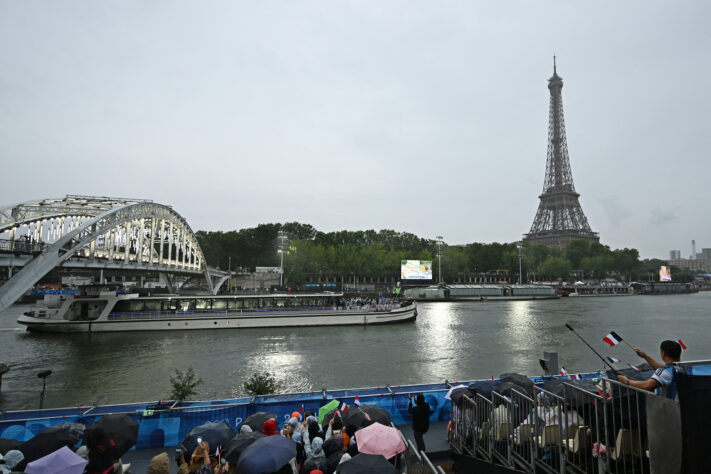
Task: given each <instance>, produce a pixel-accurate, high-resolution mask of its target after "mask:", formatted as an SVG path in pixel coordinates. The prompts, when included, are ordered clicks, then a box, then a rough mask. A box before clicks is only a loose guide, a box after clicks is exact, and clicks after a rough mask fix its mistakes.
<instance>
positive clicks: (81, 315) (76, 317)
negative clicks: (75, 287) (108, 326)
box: [64, 301, 107, 321]
mask: <svg viewBox="0 0 711 474" xmlns="http://www.w3.org/2000/svg"><path fill="white" fill-rule="evenodd" d="M106 303H107V301H75V302H73V303H72V305H71V306H70V308H69V311H67V314H66V315H65V316H64V318H65V319H67V320H69V321H93V320H95V319H97V318H98V317H99V316H101V312H102V311H103V310H104V308H105V307H106Z"/></svg>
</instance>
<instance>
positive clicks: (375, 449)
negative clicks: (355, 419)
mask: <svg viewBox="0 0 711 474" xmlns="http://www.w3.org/2000/svg"><path fill="white" fill-rule="evenodd" d="M355 437H356V442H357V443H358V452H359V453H366V454H382V455H383V456H385V458H386V459H390V458H391V457H393V456H395V455H397V454H398V453H401V452H403V451H405V449H406V448H405V443H404V442H403V441H402V435H401V434H400V431H399V430H398V429H396V428H393V427H391V426H385V425H381V424H380V423H373V424H372V425H370V426H367V427H365V428H363V429H360V430H358V431H357V432H356V435H355Z"/></svg>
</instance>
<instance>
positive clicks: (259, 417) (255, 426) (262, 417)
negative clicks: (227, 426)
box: [244, 411, 279, 431]
mask: <svg viewBox="0 0 711 474" xmlns="http://www.w3.org/2000/svg"><path fill="white" fill-rule="evenodd" d="M270 418H274V419H275V420H276V419H277V416H276V415H275V414H274V413H266V412H263V411H258V412H257V413H255V414H253V415H249V416H248V417H247V419H246V420H244V424H245V425H249V427H250V428H252V431H262V429H263V428H264V422H265V421H267V420H268V419H270ZM277 425H279V422H278V421H277Z"/></svg>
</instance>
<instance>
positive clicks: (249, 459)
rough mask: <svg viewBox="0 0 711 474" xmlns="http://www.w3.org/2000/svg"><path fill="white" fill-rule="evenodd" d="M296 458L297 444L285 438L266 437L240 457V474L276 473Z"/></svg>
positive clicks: (238, 467)
mask: <svg viewBox="0 0 711 474" xmlns="http://www.w3.org/2000/svg"><path fill="white" fill-rule="evenodd" d="M294 457H296V443H295V442H294V441H293V440H292V439H291V438H285V437H284V436H266V437H264V438H260V439H258V440H257V441H255V442H254V443H252V444H251V445H250V446H248V447H247V449H245V450H244V451H242V454H240V456H239V462H237V471H238V472H240V474H262V473H265V472H275V471H278V470H279V469H281V468H282V467H284V465H285V464H286V463H288V462H289V461H291V459H292V458H294Z"/></svg>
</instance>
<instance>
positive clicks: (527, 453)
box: [416, 379, 657, 474]
mask: <svg viewBox="0 0 711 474" xmlns="http://www.w3.org/2000/svg"><path fill="white" fill-rule="evenodd" d="M561 383H562V387H560V386H559V387H558V389H557V390H555V393H553V392H551V391H548V390H545V389H543V388H540V387H535V386H534V388H533V395H528V394H526V393H524V392H523V391H520V392H519V391H516V390H515V389H514V390H512V391H511V392H510V396H504V395H501V394H499V393H496V392H494V393H493V394H492V396H491V400H488V399H487V398H486V397H484V396H482V395H481V394H476V396H471V397H470V396H466V395H464V396H463V397H462V398H461V401H460V402H458V403H454V402H452V422H451V426H450V430H449V440H450V445H451V447H452V450H453V451H455V452H457V453H459V454H461V455H465V456H471V457H475V458H478V459H481V460H484V461H487V462H491V463H495V464H498V465H502V466H505V467H508V468H511V469H516V470H519V471H522V472H529V473H534V472H536V473H538V472H549V473H584V474H587V473H597V472H616V473H630V474H632V473H647V472H649V469H650V468H649V451H648V449H647V445H648V444H647V418H646V406H647V397H655V396H657V395H655V394H654V393H652V392H649V391H646V390H641V389H637V388H634V387H630V386H628V385H623V384H621V383H619V382H617V381H613V380H608V379H601V380H600V381H599V383H598V384H597V387H596V388H595V387H591V386H590V385H587V386H581V385H578V384H576V383H575V382H574V381H561ZM591 388H592V390H591ZM551 390H553V389H551ZM416 472H417V471H416Z"/></svg>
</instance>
